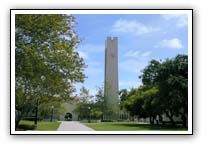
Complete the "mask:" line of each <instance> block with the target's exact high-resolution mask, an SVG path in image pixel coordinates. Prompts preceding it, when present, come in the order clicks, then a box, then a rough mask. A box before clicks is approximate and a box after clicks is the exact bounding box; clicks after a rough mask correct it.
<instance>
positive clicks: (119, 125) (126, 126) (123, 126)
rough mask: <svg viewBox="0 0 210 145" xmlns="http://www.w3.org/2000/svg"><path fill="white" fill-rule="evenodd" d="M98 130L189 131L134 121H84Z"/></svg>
mask: <svg viewBox="0 0 210 145" xmlns="http://www.w3.org/2000/svg"><path fill="white" fill-rule="evenodd" d="M84 124H85V125H86V126H88V127H90V128H92V129H94V130H96V131H148V130H152V131H187V128H183V127H173V126H169V125H151V124H139V123H134V122H101V123H84Z"/></svg>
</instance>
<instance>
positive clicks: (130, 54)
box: [124, 50, 152, 59]
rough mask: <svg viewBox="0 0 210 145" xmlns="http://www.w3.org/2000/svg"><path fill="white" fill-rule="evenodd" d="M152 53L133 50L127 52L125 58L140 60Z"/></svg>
mask: <svg viewBox="0 0 210 145" xmlns="http://www.w3.org/2000/svg"><path fill="white" fill-rule="evenodd" d="M151 53H152V51H146V52H143V53H141V51H138V50H137V51H133V50H130V51H128V52H126V53H125V55H124V56H125V57H129V58H136V59H138V58H140V57H147V56H149V55H151Z"/></svg>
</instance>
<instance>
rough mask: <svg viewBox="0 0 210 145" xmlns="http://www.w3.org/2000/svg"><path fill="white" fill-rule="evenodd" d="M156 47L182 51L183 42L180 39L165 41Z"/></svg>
mask: <svg viewBox="0 0 210 145" xmlns="http://www.w3.org/2000/svg"><path fill="white" fill-rule="evenodd" d="M155 47H168V48H173V49H181V48H183V47H184V46H183V44H182V41H181V40H180V39H178V38H172V39H164V40H162V41H161V42H160V43H159V44H157V45H155Z"/></svg>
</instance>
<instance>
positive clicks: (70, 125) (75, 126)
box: [57, 121, 94, 131]
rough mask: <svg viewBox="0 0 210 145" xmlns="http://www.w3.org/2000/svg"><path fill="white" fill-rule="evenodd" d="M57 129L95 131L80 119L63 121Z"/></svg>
mask: <svg viewBox="0 0 210 145" xmlns="http://www.w3.org/2000/svg"><path fill="white" fill-rule="evenodd" d="M57 131H94V130H93V129H92V128H89V127H87V126H85V125H83V124H81V123H80V122H78V121H61V124H60V126H59V127H58V129H57Z"/></svg>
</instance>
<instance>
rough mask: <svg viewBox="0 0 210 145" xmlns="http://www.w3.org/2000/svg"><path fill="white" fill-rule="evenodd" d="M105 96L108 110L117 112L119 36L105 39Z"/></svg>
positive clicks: (111, 112) (113, 112)
mask: <svg viewBox="0 0 210 145" xmlns="http://www.w3.org/2000/svg"><path fill="white" fill-rule="evenodd" d="M104 83H105V84H104V96H105V104H106V111H108V112H110V114H116V113H118V111H119V98H118V38H117V37H113V39H112V38H111V37H107V39H106V41H105V81H104Z"/></svg>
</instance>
